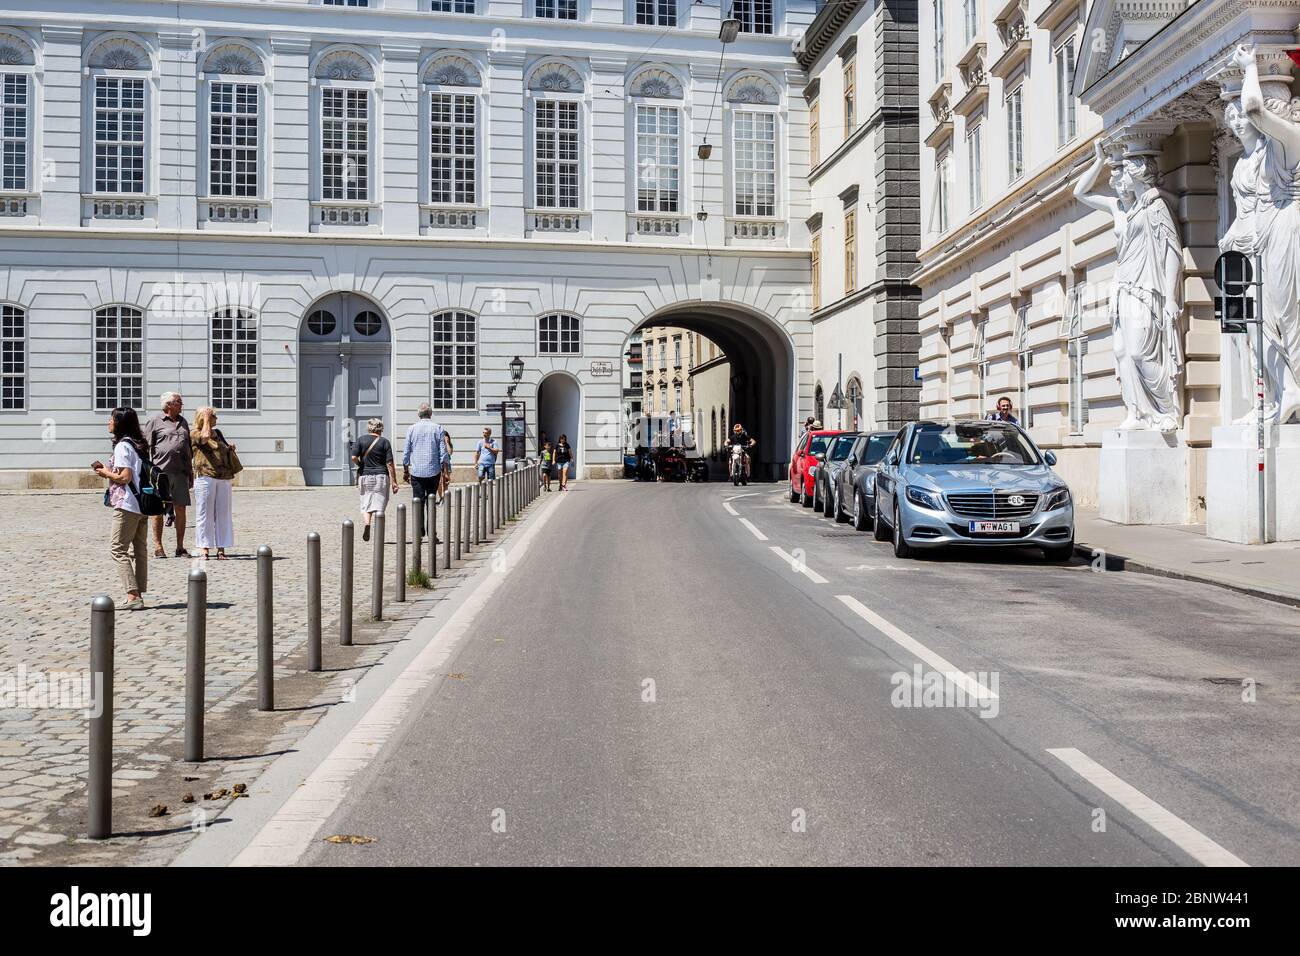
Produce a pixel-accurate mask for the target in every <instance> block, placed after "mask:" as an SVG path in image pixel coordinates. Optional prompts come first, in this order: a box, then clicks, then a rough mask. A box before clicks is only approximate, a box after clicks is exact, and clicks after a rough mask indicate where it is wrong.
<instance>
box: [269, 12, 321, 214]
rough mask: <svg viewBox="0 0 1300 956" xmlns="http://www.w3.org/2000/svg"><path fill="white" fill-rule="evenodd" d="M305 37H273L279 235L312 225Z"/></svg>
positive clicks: (273, 207) (274, 164) (273, 145)
mask: <svg viewBox="0 0 1300 956" xmlns="http://www.w3.org/2000/svg"><path fill="white" fill-rule="evenodd" d="M310 50H311V41H310V40H308V39H305V38H303V37H296V36H295V37H278V36H273V37H271V54H272V60H271V80H272V94H271V96H272V98H273V100H274V103H275V107H274V110H275V112H274V116H275V122H274V124H271V128H270V129H269V130H268V134H269V139H270V143H271V156H272V168H273V169H274V177H275V178H274V180H273V182H272V187H271V189H272V191H271V196H272V204H271V218H272V222H273V223H274V227H275V229H276V231H284V232H307V231H308V229H309V228H310V226H311V196H310V194H309V191H310V188H311V166H310V153H309V143H310V142H311V82H310V78H309V77H308V75H307V58H308V57H307V55H308V53H309V51H310Z"/></svg>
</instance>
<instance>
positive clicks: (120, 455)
mask: <svg viewBox="0 0 1300 956" xmlns="http://www.w3.org/2000/svg"><path fill="white" fill-rule="evenodd" d="M108 434H109V435H110V436H112V439H113V460H112V462H111V463H110V464H109V465H105V464H104V463H103V462H102V461H96V462H94V463H92V464H91V466H90V469H91V471H93V472H94V473H95V474H97V475H99V477H101V478H106V479H108V491H107V492H106V493H105V495H104V503H105V504H106V505H108V506H109V507H111V508H112V509H113V537H112V545H111V548H110V550H111V553H112V555H113V563H114V564H116V565H117V573H118V575H119V576H120V577H121V579H122V587H124V588H125V589H126V610H128V611H138V610H139V609H140V608H142V607H144V598H143V597H141V594H142V592H143V591H144V590H145V589H146V588H147V587H148V574H149V519H148V518H146V517H145V516H144V515H142V514H141V513H140V501H139V499H138V498H137V497H136V496H137V494H138V489H139V487H140V456H141V454H143V453H144V450H145V443H144V433H143V432H141V431H140V419H139V417H138V416H137V415H136V413H135V409H134V408H115V409H113V411H112V413H111V414H110V415H109V417H108ZM130 549H134V551H135V563H134V564H132V562H131V558H130V557H129V556H128V550H130Z"/></svg>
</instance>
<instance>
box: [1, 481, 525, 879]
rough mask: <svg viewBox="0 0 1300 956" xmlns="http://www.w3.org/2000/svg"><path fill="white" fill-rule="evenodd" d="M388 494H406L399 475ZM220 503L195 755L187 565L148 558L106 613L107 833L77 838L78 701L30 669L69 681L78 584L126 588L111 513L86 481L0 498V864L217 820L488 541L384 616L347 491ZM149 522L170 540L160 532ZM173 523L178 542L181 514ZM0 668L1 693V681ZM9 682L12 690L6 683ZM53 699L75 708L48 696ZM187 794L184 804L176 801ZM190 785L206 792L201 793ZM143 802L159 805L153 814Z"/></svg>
mask: <svg viewBox="0 0 1300 956" xmlns="http://www.w3.org/2000/svg"><path fill="white" fill-rule="evenodd" d="M396 503H405V504H407V505H408V508H409V506H410V495H409V492H407V491H406V489H403V491H402V492H401V494H400V496H399V497H398V499H397V500H396V501H395V502H394V503H393V504H394V505H395V504H396ZM233 510H234V514H235V547H234V548H232V549H230V560H227V561H216V560H210V561H207V562H206V563H205V564H204V566H205V567H206V569H207V572H208V601H209V610H208V633H207V681H206V684H207V691H206V704H207V706H206V714H207V717H206V728H205V729H206V745H207V746H206V754H207V756H208V759H207V760H206V761H204V762H203V763H201V764H190V763H184V762H183V761H182V759H181V757H182V751H181V746H182V736H183V721H184V680H185V624H186V609H185V600H186V588H187V577H188V573H189V570H190V568H191V566H193V564H194V562H191V561H189V560H186V559H184V558H167V559H155V558H153V557H152V556H151V557H150V560H149V589H148V591H147V592H146V594H145V598H146V603H147V604H148V605H149V609H148V610H146V611H140V612H134V613H126V612H119V613H118V614H117V621H116V642H115V657H116V660H115V688H114V700H115V709H116V714H115V720H114V774H113V787H114V806H113V813H114V819H113V826H114V832H115V833H117V834H120V835H119V836H116V837H114V838H113V839H111V840H106V841H90V840H87V839H85V838H84V835H85V832H86V794H85V787H86V772H87V740H88V721H87V717H86V714H85V710H84V706H85V704H84V703H83V702H82V700H81V699H79V698H77V697H76V696H75V694H73V696H71V697H70V696H69V693H68V692H67V690H65V693H64V694H63V695H62V696H57V695H50V696H54V697H55V699H53V700H43V699H42V697H41V696H39V695H38V694H37V693H35V691H37V690H39V689H40V688H41V687H42V686H46V685H47V684H48V681H46V682H44V683H43V682H42V680H41V678H42V677H46V678H48V676H49V675H51V674H54V673H58V672H63V673H66V674H69V675H74V677H75V679H74V680H73V681H72V682H71V683H68V684H67V687H68V688H69V689H71V690H72V691H75V690H76V689H78V688H80V687H83V686H84V684H83V683H82V682H83V681H84V680H85V677H86V672H87V671H88V667H89V653H90V652H89V647H90V602H91V599H92V597H93V596H94V595H95V594H99V593H108V594H110V595H111V596H112V597H113V599H114V600H115V601H117V602H119V604H120V603H121V602H123V601H124V600H125V595H124V594H122V593H120V584H119V581H118V577H117V574H116V573H115V570H114V568H113V564H112V561H111V559H110V557H109V552H108V538H109V527H110V512H109V511H108V509H106V508H104V507H103V505H102V504H101V497H100V495H98V494H87V493H76V492H69V493H47V494H41V493H26V494H23V493H19V494H8V495H0V540H3V541H4V543H5V553H6V559H5V560H4V561H3V562H0V864H15V863H69V862H72V863H105V862H117V863H161V862H165V861H166V860H167V859H169V858H170V857H172V856H174V855H175V854H176V853H178V852H179V851H180V849H181V848H182V847H183V844H184V842H185V841H186V840H187V839H189V838H190V836H191V834H192V830H193V829H194V828H195V827H199V826H202V825H204V822H205V821H206V820H211V819H215V818H216V817H217V815H218V814H219V812H220V810H221V809H222V808H223V807H224V806H225V805H226V804H227V803H228V802H229V801H230V800H231V799H232V798H234V797H232V795H231V792H232V791H234V790H235V784H237V783H250V784H251V782H252V781H253V780H254V779H255V778H256V777H257V776H258V774H259V773H260V772H261V771H262V770H263V769H264V768H265V767H266V766H267V765H269V764H270V762H271V761H272V760H274V759H275V757H276V756H278V755H279V754H280V753H283V752H284V751H285V750H287V749H289V748H291V747H292V745H293V743H294V742H295V741H296V740H298V739H300V738H301V737H302V735H304V734H305V733H306V732H307V731H308V730H309V729H310V728H311V727H312V726H313V725H314V724H315V723H316V721H317V720H318V719H319V718H320V717H321V716H322V715H323V714H324V713H325V712H326V711H327V710H328V708H329V707H331V706H333V705H334V704H336V703H338V702H339V701H340V700H342V699H344V697H345V696H346V695H347V694H348V688H349V687H350V686H351V685H352V684H353V683H354V682H355V681H356V680H357V679H359V677H360V676H361V675H362V674H363V673H364V671H365V669H366V668H367V667H368V666H371V665H373V664H374V663H375V662H376V661H378V660H380V659H382V657H383V656H384V654H386V653H387V651H388V649H389V648H391V647H392V646H393V644H394V643H395V642H397V641H399V640H401V639H402V638H403V637H405V635H406V634H407V633H408V632H409V631H410V629H411V628H412V627H413V626H414V624H415V622H416V621H417V620H418V619H419V618H420V617H422V616H424V615H425V614H427V613H428V612H429V611H430V610H431V609H432V607H433V605H434V604H435V603H436V602H437V601H439V600H442V599H443V598H444V596H445V595H446V593H447V591H448V589H449V588H450V587H452V586H454V585H455V584H456V583H457V582H458V581H459V580H461V579H463V578H464V577H465V576H467V575H468V574H470V573H472V571H473V570H474V567H475V566H476V565H477V564H478V563H479V562H481V561H484V560H487V559H489V558H490V556H491V549H490V548H488V547H486V546H485V547H481V548H478V549H475V550H474V552H473V554H472V556H471V555H466V556H465V559H464V560H463V561H460V562H456V564H455V567H453V569H452V571H451V572H450V573H447V572H442V577H441V578H440V579H439V581H438V582H437V583H436V585H435V586H434V588H433V589H432V590H425V589H421V588H408V591H407V594H408V601H407V603H406V604H404V605H396V604H392V603H389V604H387V605H386V610H385V621H384V622H383V623H380V624H376V623H374V622H371V621H370V591H371V589H370V580H371V560H372V547H373V542H372V543H364V542H363V541H362V540H361V528H360V518H359V516H358V515H357V514H356V492H355V491H354V490H353V489H352V488H348V487H344V488H313V489H285V490H274V491H269V490H248V491H236V492H235V495H234V508H233ZM192 514H193V512H191V517H192ZM345 517H350V518H352V519H353V520H354V521H355V522H357V530H356V552H355V569H356V571H355V575H356V585H355V596H354V614H353V619H354V646H353V647H340V646H339V644H338V620H339V615H338V608H339V569H340V553H341V542H340V537H341V536H340V525H341V522H342V520H343V519H344V518H345ZM388 519H389V520H388V524H389V527H388V530H387V535H386V537H387V539H388V540H387V543H386V554H385V565H386V567H385V582H386V583H385V588H386V593H387V598H388V601H389V602H391V601H392V598H393V593H392V589H393V584H394V579H395V572H394V564H395V560H396V557H395V555H396V534H397V532H396V511H395V508H394V507H393V505H390V507H389V511H388ZM438 524H439V527H441V525H442V516H441V514H440V515H439V518H438ZM509 528H510V526H507V528H506V529H505V530H504V533H505V534H508V533H509ZM309 531H317V532H318V533H319V534H320V535H321V565H322V574H321V577H322V608H323V613H322V629H323V639H322V644H323V647H324V667H325V669H324V671H322V672H321V673H317V674H313V673H309V672H307V670H306V535H307V533H308V532H309ZM164 535H165V536H164V545H165V546H166V547H167V549H168V551H169V552H170V550H171V549H172V548H173V547H174V539H172V538H171V537H170V536H171V530H170V529H167V530H165V532H164ZM186 537H187V540H186V544H187V546H189V547H191V548H193V543H194V538H193V531H192V526H191V529H190V530H187V533H186ZM261 544H267V545H270V547H271V548H272V550H273V552H274V555H275V562H274V575H275V586H274V592H275V618H274V635H275V656H276V687H275V691H276V701H275V703H276V708H277V709H276V711H275V712H274V713H260V712H258V711H257V710H256V687H255V675H256V607H255V594H256V559H255V557H254V553H255V551H256V549H257V546H258V545H261ZM150 551H151V552H152V542H151V545H150ZM426 553H427V549H426ZM439 557H440V558H441V549H439ZM408 560H409V559H408ZM6 678H7V680H8V684H7V687H8V690H9V694H8V699H5V695H4V694H3V692H4V691H5V690H6V683H5V681H6ZM65 683H67V682H65ZM18 688H25V689H26V690H27V693H25V694H22V693H20V694H18V695H16V696H15V694H14V691H15V690H16V689H18ZM69 702H70V703H72V704H74V705H75V706H74V707H54V706H49V705H50V704H63V703H69ZM223 789H224V790H226V791H227V793H226V794H224V795H223V794H221V791H222V790H223ZM187 794H192V795H193V802H190V801H187V800H185V796H186V795H187ZM205 794H214V797H213V799H210V800H208V799H204V796H205ZM159 804H161V805H165V806H166V807H167V812H166V813H165V814H162V815H160V816H151V815H150V811H151V809H152V808H154V807H155V806H157V805H159Z"/></svg>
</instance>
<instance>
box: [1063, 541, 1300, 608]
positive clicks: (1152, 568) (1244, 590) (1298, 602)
mask: <svg viewBox="0 0 1300 956" xmlns="http://www.w3.org/2000/svg"><path fill="white" fill-rule="evenodd" d="M1097 552H1101V553H1102V554H1105V555H1106V570H1107V571H1135V572H1137V573H1138V574H1149V575H1152V576H1153V577H1158V578H1172V579H1173V580H1176V581H1191V582H1193V583H1195V584H1209V585H1212V586H1214V587H1218V588H1223V589H1224V590H1225V591H1235V592H1236V593H1238V594H1245V595H1247V596H1248V597H1254V598H1260V599H1262V600H1265V601H1272V602H1273V603H1274V604H1283V605H1286V606H1288V607H1300V595H1293V594H1280V593H1278V592H1277V591H1268V590H1265V589H1262V588H1253V587H1250V586H1249V585H1245V584H1237V583H1235V582H1233V581H1225V580H1224V579H1222V578H1214V577H1210V576H1209V575H1204V574H1196V573H1194V572H1189V571H1179V570H1176V569H1174V568H1165V567H1160V566H1159V565H1155V564H1148V563H1146V562H1145V561H1139V560H1137V559H1134V558H1126V557H1124V556H1123V555H1120V554H1115V553H1114V552H1112V551H1108V550H1106V549H1105V548H1097V547H1094V546H1092V545H1090V544H1087V543H1086V542H1081V541H1076V542H1075V543H1074V553H1075V554H1076V555H1078V556H1079V557H1081V558H1086V559H1088V560H1089V561H1092V560H1094V558H1095V556H1096V553H1097Z"/></svg>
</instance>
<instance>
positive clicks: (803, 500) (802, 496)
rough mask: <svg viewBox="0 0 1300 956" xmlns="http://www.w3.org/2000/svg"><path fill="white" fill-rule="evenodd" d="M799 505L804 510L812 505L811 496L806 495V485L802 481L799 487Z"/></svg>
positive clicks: (805, 482)
mask: <svg viewBox="0 0 1300 956" xmlns="http://www.w3.org/2000/svg"><path fill="white" fill-rule="evenodd" d="M799 504H801V505H803V506H804V507H805V508H811V507H812V504H813V500H812V496H811V495H809V494H808V483H807V481H804V482H802V483H800V485H799Z"/></svg>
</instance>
